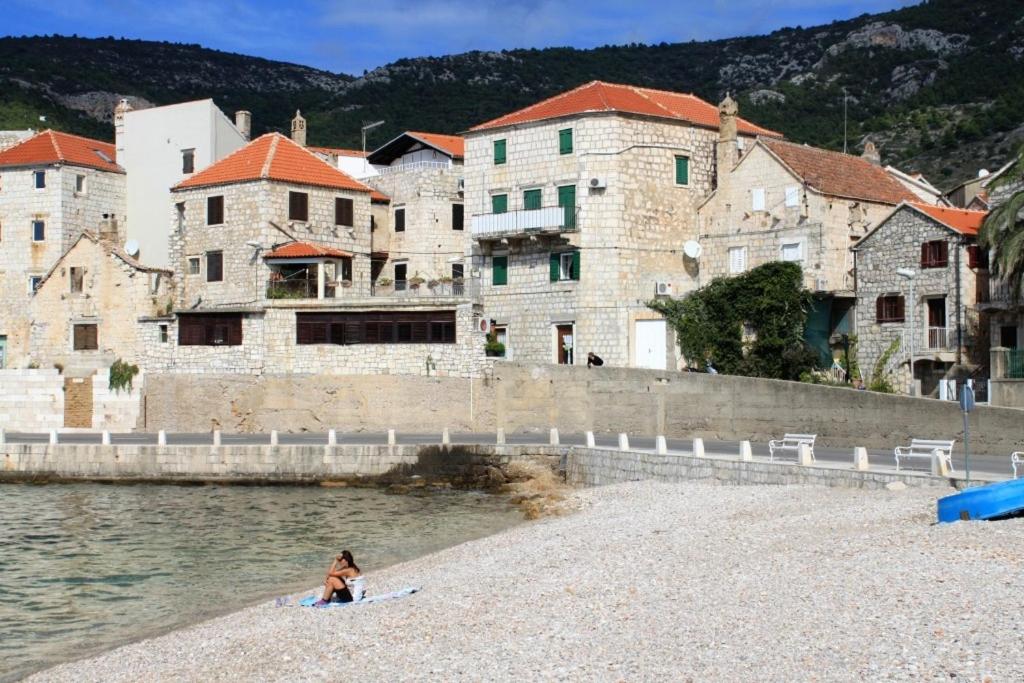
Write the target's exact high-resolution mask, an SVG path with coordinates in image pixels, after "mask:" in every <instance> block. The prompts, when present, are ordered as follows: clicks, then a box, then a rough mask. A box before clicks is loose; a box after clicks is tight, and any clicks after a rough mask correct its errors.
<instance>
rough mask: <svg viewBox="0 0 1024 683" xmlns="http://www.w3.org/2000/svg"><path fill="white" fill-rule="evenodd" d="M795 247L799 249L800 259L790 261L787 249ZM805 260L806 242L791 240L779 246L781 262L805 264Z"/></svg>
mask: <svg viewBox="0 0 1024 683" xmlns="http://www.w3.org/2000/svg"><path fill="white" fill-rule="evenodd" d="M793 246H795V247H796V248H797V253H798V257H797V258H795V259H788V258H786V247H793ZM804 258H805V255H804V241H803V240H790V241H788V242H786V241H784V242H782V243H781V244H779V260H780V261H787V262H790V263H803V262H804Z"/></svg>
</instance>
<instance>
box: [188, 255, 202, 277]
mask: <svg viewBox="0 0 1024 683" xmlns="http://www.w3.org/2000/svg"><path fill="white" fill-rule="evenodd" d="M202 264H203V258H202V257H201V256H189V257H188V274H189V275H202V274H203V265H202Z"/></svg>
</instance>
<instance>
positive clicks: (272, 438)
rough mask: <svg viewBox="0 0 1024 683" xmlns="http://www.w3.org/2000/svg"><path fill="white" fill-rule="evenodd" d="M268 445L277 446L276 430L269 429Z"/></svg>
mask: <svg viewBox="0 0 1024 683" xmlns="http://www.w3.org/2000/svg"><path fill="white" fill-rule="evenodd" d="M270 445H271V446H276V445H277V430H276V429H271V430H270Z"/></svg>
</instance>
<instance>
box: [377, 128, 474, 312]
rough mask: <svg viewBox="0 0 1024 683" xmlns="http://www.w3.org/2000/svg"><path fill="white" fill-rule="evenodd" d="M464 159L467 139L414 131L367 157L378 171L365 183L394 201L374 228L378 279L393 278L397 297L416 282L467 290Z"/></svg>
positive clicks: (406, 133) (467, 244)
mask: <svg viewBox="0 0 1024 683" xmlns="http://www.w3.org/2000/svg"><path fill="white" fill-rule="evenodd" d="M463 156H464V145H463V140H462V138H461V137H458V136H455V135H439V134H437V133H422V132H417V131H409V132H405V133H402V134H401V135H399V136H398V137H396V138H395V139H393V140H391V141H389V142H388V143H386V144H384V145H383V146H381V147H380V148H378V149H376V150H374V151H373V152H372V153H371V154H370V155H369V156H368V157H367V161H368V162H369V163H370V164H371V165H372V167H373V168H374V169H375V171H376V173H375V175H373V176H371V177H367V178H365V179H364V182H366V183H367V184H368V185H370V186H372V187H374V188H376V189H377V190H379V191H380V192H381V193H383V194H384V195H386V196H387V197H389V198H390V200H391V201H390V212H389V215H388V219H387V222H386V223H385V224H382V225H377V224H376V222H375V225H374V231H373V254H374V256H373V259H374V260H373V271H372V277H373V280H374V281H376V280H377V279H378V278H380V279H382V280H390V281H391V282H392V285H391V287H392V288H393V290H394V292H395V293H396V294H398V293H401V292H411V290H410V289H409V282H410V281H412V280H414V279H418V280H423V283H424V284H428V283H431V282H432V283H435V284H434V287H435V288H436V287H441V288H454V289H460V290H461V289H462V288H464V286H465V285H464V283H465V281H464V278H465V276H466V272H465V261H466V253H467V251H468V247H469V242H470V240H469V236H468V234H469V233H468V231H467V230H466V229H465V221H464V214H463V191H462V179H463Z"/></svg>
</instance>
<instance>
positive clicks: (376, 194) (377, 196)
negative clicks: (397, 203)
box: [370, 190, 391, 203]
mask: <svg viewBox="0 0 1024 683" xmlns="http://www.w3.org/2000/svg"><path fill="white" fill-rule="evenodd" d="M370 201H371V202H384V203H389V202H390V201H391V197H389V196H387V195H386V194H384V193H383V192H381V191H380V190H373V191H372V192H370Z"/></svg>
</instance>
